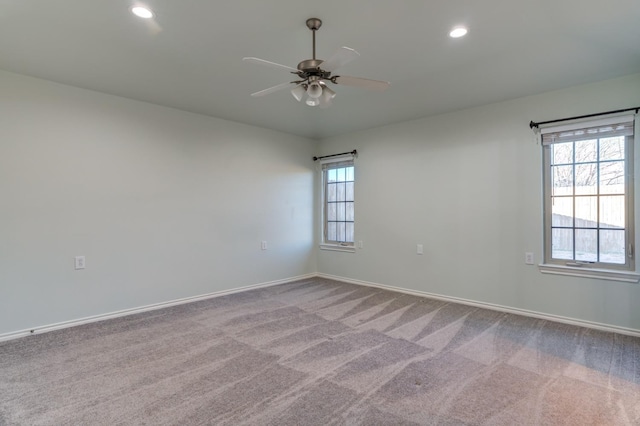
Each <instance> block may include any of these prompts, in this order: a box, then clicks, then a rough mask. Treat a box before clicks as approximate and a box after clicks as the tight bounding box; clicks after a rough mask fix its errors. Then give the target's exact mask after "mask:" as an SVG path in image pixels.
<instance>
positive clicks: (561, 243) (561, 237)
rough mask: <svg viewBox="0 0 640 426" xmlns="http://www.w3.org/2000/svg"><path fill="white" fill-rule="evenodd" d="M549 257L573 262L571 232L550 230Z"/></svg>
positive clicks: (570, 230)
mask: <svg viewBox="0 0 640 426" xmlns="http://www.w3.org/2000/svg"><path fill="white" fill-rule="evenodd" d="M551 257H552V258H554V259H568V260H573V230H572V229H552V230H551Z"/></svg>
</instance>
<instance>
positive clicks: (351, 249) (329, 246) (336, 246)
mask: <svg viewBox="0 0 640 426" xmlns="http://www.w3.org/2000/svg"><path fill="white" fill-rule="evenodd" d="M320 250H331V251H343V252H345V253H355V252H356V248H355V246H342V245H340V244H320Z"/></svg>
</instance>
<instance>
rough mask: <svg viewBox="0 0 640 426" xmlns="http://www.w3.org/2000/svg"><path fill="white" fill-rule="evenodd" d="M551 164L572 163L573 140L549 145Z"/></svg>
mask: <svg viewBox="0 0 640 426" xmlns="http://www.w3.org/2000/svg"><path fill="white" fill-rule="evenodd" d="M551 158H552V160H551V161H552V164H569V163H573V142H566V143H556V144H553V145H551Z"/></svg>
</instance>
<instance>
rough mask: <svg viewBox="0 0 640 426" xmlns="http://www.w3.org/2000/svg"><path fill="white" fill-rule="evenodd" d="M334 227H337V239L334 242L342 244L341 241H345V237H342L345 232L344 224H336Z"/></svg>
mask: <svg viewBox="0 0 640 426" xmlns="http://www.w3.org/2000/svg"><path fill="white" fill-rule="evenodd" d="M336 225H337V237H338V239H337V240H336V241H340V242H343V241H345V235H344V232H345V229H344V228H345V227H344V222H338V223H337V224H336Z"/></svg>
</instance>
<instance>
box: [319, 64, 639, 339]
mask: <svg viewBox="0 0 640 426" xmlns="http://www.w3.org/2000/svg"><path fill="white" fill-rule="evenodd" d="M638 105H640V74H638V75H632V76H627V77H624V78H619V79H615V80H608V81H603V82H600V83H597V84H590V85H584V86H579V87H574V88H570V89H566V90H559V91H555V92H549V93H544V94H541V95H537V96H531V97H527V98H521V99H517V100H513V101H509V102H503V103H497V104H492V105H486V106H482V107H479V108H474V109H469V110H464V111H460V112H456V113H451V114H445V115H441V116H435V117H428V118H424V119H421V120H416V121H411V122H406V123H401V124H397V125H390V126H385V127H380V128H376V129H370V130H367V131H362V132H359V133H355V134H349V135H345V136H340V137H336V138H332V139H328V140H324V141H322V143H321V146H320V149H319V151H320V153H321V154H323V155H325V154H331V153H335V152H344V151H349V150H352V149H357V150H358V153H359V156H358V159H357V160H356V195H355V197H356V228H355V229H356V231H355V232H356V240H361V241H362V242H363V245H364V248H363V249H358V250H357V251H356V253H354V254H349V253H340V252H331V251H319V253H318V271H319V272H321V273H324V274H330V275H335V276H340V277H345V278H350V279H353V280H360V281H367V282H371V283H375V284H383V285H390V286H397V287H402V288H405V289H409V290H416V291H422V292H428V293H435V294H439V295H443V296H450V297H458V298H463V299H470V300H474V301H480V302H486V303H492V304H498V305H503V306H506V307H512V308H518V309H526V310H532V311H536V312H540V313H545V314H552V315H559V316H564V317H568V318H575V319H580V320H584V321H592V322H597V323H604V324H609V325H615V326H620V327H628V328H633V329H637V330H640V310H639V309H638V306H640V285H639V284H628V283H623V282H614V281H602V280H595V279H587V278H575V277H562V276H557V275H546V274H542V273H540V272H539V271H538V268H537V266H529V265H525V264H524V255H525V252H529V251H530V252H533V253H534V254H535V260H536V263H537V262H540V261H541V259H542V246H543V237H542V178H541V170H542V164H541V163H542V151H541V147H540V145H539V144H538V143H537V140H536V137H535V136H534V133H533V132H532V131H531V130H530V129H529V126H528V123H529V121H530V120H535V121H544V120H550V119H554V118H561V117H567V116H574V115H581V114H589V113H595V112H600V111H607V110H611V109H619V108H623V107H635V106H638ZM637 132H638V133H640V131H638V130H637ZM636 139H637V140H640V137H638V138H636ZM637 145H638V144H637V143H636V161H635V164H636V177H635V180H636V182H639V181H640V179H638V176H640V161H639V160H638V159H639V158H640V156H639V155H638V154H639V153H640V147H638V146H637ZM639 188H640V184H639V185H636V193H638V189H639ZM636 200H640V197H639V196H637V195H636ZM637 205H638V204H637V203H636V206H637ZM639 213H640V207H638V208H637V209H636V219H635V221H636V223H637V224H640V220H639V219H638V218H639V217H640V216H639ZM318 227H319V225H318ZM417 244H423V245H424V255H422V256H420V255H417V254H416V245H417ZM637 246H638V241H636V247H637Z"/></svg>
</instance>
